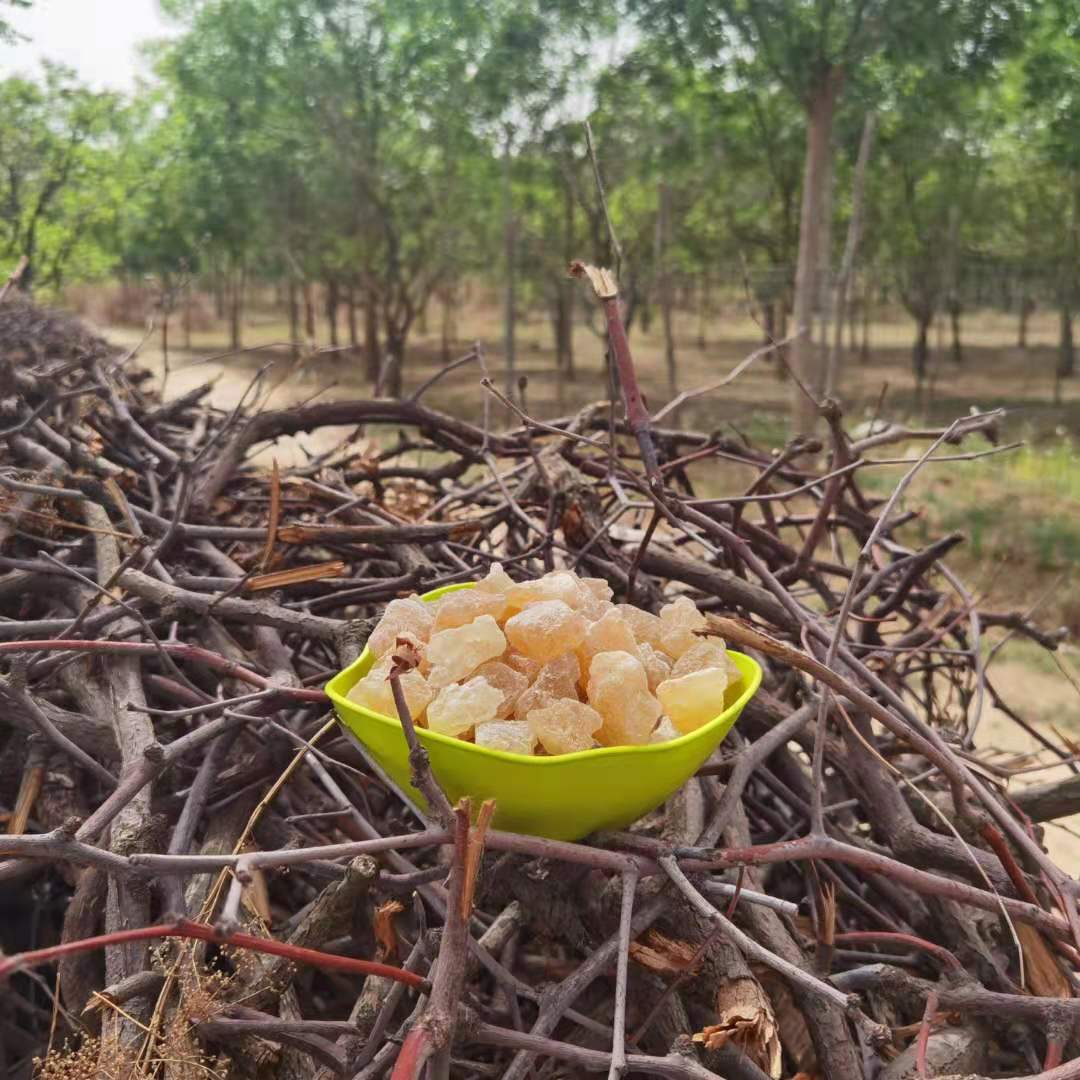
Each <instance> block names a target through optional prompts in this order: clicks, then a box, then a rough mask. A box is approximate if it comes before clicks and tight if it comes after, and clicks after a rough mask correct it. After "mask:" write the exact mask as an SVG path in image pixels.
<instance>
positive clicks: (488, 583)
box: [473, 563, 514, 596]
mask: <svg viewBox="0 0 1080 1080" xmlns="http://www.w3.org/2000/svg"><path fill="white" fill-rule="evenodd" d="M513 587H514V579H513V578H512V577H510V575H509V574H508V573H507V572H506V571H505V570H504V569H503V568H502V563H492V564H491V567H490V568H489V570H488V572H487V577H484V578H481V579H480V580H479V581H478V582H477V583H476V588H475V589H473V592H484V593H501V594H503V595H504V596H505V595H506V593H508V592H509V591H510V590H511V589H512V588H513Z"/></svg>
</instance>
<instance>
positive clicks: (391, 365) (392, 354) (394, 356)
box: [375, 333, 405, 398]
mask: <svg viewBox="0 0 1080 1080" xmlns="http://www.w3.org/2000/svg"><path fill="white" fill-rule="evenodd" d="M385 355H386V362H385V363H384V364H383V367H382V370H381V371H380V373H379V380H378V382H379V383H381V384H382V385H376V387H375V394H376V396H377V397H382V396H386V397H392V398H399V397H401V391H402V387H403V386H404V382H405V380H404V377H403V368H404V366H405V339H404V337H402V336H401V335H399V334H393V333H388V334H387V336H386V353H385Z"/></svg>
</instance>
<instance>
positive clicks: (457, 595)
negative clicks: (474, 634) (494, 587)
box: [432, 589, 507, 633]
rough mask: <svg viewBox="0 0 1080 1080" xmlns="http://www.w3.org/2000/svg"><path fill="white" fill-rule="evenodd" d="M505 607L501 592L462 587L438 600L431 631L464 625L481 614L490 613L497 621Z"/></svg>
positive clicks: (505, 603)
mask: <svg viewBox="0 0 1080 1080" xmlns="http://www.w3.org/2000/svg"><path fill="white" fill-rule="evenodd" d="M506 609H507V602H506V596H505V595H504V594H503V593H498V592H481V591H478V590H476V589H462V590H461V591H459V592H452V593H447V595H446V596H444V597H443V598H442V599H441V600H440V601H439V606H438V610H437V611H436V612H435V623H434V625H433V626H432V631H433V632H434V633H438V632H439V631H440V630H452V629H453V628H454V627H457V626H465V625H466V624H467V623H471V622H473V621H474V620H476V619H478V618H480V616H481V615H490V616H491V617H492V618H493V619H494V620H495V621H496V622H498V621H499V619H501V618H502V617H503V615H504V614H505V612H506Z"/></svg>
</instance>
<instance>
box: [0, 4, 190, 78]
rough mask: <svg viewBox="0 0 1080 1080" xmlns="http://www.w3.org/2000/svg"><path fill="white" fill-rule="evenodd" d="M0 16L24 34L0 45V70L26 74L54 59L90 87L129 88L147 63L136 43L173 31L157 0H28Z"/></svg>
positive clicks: (144, 69)
mask: <svg viewBox="0 0 1080 1080" xmlns="http://www.w3.org/2000/svg"><path fill="white" fill-rule="evenodd" d="M4 16H5V18H7V19H8V20H9V21H10V22H11V24H12V25H13V26H14V28H15V29H16V30H17V31H18V32H19V33H20V34H22V35H23V36H24V37H25V38H26V39H27V40H23V41H18V42H16V43H15V44H14V45H5V46H0V75H3V76H7V75H12V74H16V73H18V74H20V75H32V74H36V73H37V72H38V71H39V70H40V63H41V61H42V60H43V59H45V60H56V61H59V62H60V63H63V64H66V65H67V66H68V67H72V68H74V69H75V70H76V71H77V72H78V74H79V77H80V78H81V79H82V80H83V81H84V82H87V83H89V84H90V85H91V86H93V87H94V88H95V89H112V90H132V89H133V88H134V86H135V80H136V79H137V78H138V77H139V76H146V75H149V74H150V72H149V69H148V67H147V65H146V63H145V61H143V59H142V58H141V57H140V55H139V51H138V46H139V45H140V44H141V43H142V42H144V41H147V40H150V39H153V38H160V37H164V36H166V35H167V34H169V33H175V27H173V26H172V25H170V24H169V23H168V22H167V21H166V20H165V17H164V16H163V15H162V14H161V11H160V9H159V7H158V4H157V0H34V4H33V6H32V7H30V8H28V9H25V10H22V9H18V8H14V9H8V8H7V7H5V8H4Z"/></svg>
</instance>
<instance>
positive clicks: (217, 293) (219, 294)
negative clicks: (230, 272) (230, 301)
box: [214, 267, 225, 319]
mask: <svg viewBox="0 0 1080 1080" xmlns="http://www.w3.org/2000/svg"><path fill="white" fill-rule="evenodd" d="M214 316H215V317H216V318H218V319H224V318H225V274H224V273H223V272H222V271H221V268H220V267H217V268H215V270H214Z"/></svg>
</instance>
